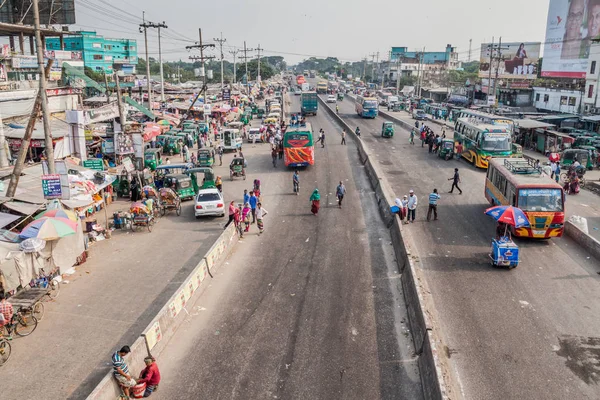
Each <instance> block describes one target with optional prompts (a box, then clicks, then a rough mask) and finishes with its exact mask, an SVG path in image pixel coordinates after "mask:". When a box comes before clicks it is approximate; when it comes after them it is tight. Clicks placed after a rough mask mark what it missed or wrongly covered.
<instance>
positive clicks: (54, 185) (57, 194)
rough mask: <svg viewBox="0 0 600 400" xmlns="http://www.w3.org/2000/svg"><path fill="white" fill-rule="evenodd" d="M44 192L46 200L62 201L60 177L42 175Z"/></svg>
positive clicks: (57, 175)
mask: <svg viewBox="0 0 600 400" xmlns="http://www.w3.org/2000/svg"><path fill="white" fill-rule="evenodd" d="M42 191H43V192H44V198H45V199H60V198H61V197H62V187H61V184H60V175H59V174H50V175H42Z"/></svg>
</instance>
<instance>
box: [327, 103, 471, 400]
mask: <svg viewBox="0 0 600 400" xmlns="http://www.w3.org/2000/svg"><path fill="white" fill-rule="evenodd" d="M319 102H320V103H321V106H322V108H324V109H325V111H326V112H327V113H329V115H331V116H332V117H333V119H334V120H335V121H336V122H337V123H338V124H339V125H340V126H341V127H342V128H344V129H346V131H347V132H349V133H350V135H349V136H350V137H352V138H353V139H354V141H355V143H356V146H357V148H358V153H359V157H360V160H361V162H362V163H363V164H364V166H365V170H366V173H367V176H368V179H369V181H370V183H371V186H372V187H373V190H374V192H375V197H376V199H377V203H378V206H379V211H380V214H381V216H382V218H383V220H384V221H385V222H386V223H387V226H388V227H389V229H390V235H391V238H392V245H393V247H394V253H395V255H396V262H397V264H398V270H399V271H400V273H401V274H402V286H403V292H404V298H405V301H406V304H407V308H408V310H407V311H408V316H409V322H410V326H411V333H412V339H413V342H414V346H415V349H416V355H417V356H418V366H419V373H420V377H421V386H422V388H423V394H424V397H425V399H428V400H440V399H449V398H458V397H460V395H459V393H460V392H459V391H458V390H455V389H454V388H455V385H454V383H453V379H452V375H451V374H450V373H449V372H448V371H449V370H450V369H449V367H448V366H447V364H446V362H445V361H444V359H443V358H442V357H440V356H439V349H441V348H443V343H442V341H441V338H440V335H439V333H438V328H437V327H438V326H439V325H437V324H436V323H435V317H434V315H435V311H434V307H433V301H432V299H431V295H430V294H429V293H431V291H430V290H429V288H428V286H427V282H426V280H425V278H424V277H423V276H422V274H421V270H420V269H419V268H417V267H416V263H418V261H419V260H418V256H417V255H416V251H415V250H414V249H415V246H414V245H413V244H412V239H411V237H410V235H403V232H402V223H401V221H400V219H399V218H398V216H397V215H395V214H392V213H391V211H390V205H391V204H393V203H394V200H395V198H396V196H395V194H394V191H393V190H392V188H391V187H390V186H389V184H388V182H387V180H386V179H385V178H384V177H383V173H382V171H381V170H380V169H379V166H378V165H377V164H375V161H371V160H375V158H374V157H370V153H369V151H368V149H367V148H366V147H365V145H364V143H363V142H362V140H360V139H359V138H358V137H356V135H355V134H354V131H353V130H352V128H351V127H350V126H349V125H348V124H347V123H346V122H345V121H344V120H343V119H342V118H341V117H340V116H339V115H337V113H336V112H335V110H333V109H331V108H330V107H329V105H328V104H327V103H326V102H324V101H323V100H322V99H321V97H319ZM380 114H381V112H380ZM391 120H393V121H394V122H398V123H400V124H402V125H403V126H404V125H406V126H407V129H411V126H410V125H409V124H408V123H406V122H404V121H401V120H398V119H396V118H391Z"/></svg>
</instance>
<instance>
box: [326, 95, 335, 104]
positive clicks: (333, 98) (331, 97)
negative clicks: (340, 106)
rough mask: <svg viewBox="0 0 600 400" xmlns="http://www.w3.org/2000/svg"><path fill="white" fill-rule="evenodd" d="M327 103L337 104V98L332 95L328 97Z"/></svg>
mask: <svg viewBox="0 0 600 400" xmlns="http://www.w3.org/2000/svg"><path fill="white" fill-rule="evenodd" d="M327 102H328V103H335V102H336V99H335V96H334V95H332V94H330V95H329V96H327Z"/></svg>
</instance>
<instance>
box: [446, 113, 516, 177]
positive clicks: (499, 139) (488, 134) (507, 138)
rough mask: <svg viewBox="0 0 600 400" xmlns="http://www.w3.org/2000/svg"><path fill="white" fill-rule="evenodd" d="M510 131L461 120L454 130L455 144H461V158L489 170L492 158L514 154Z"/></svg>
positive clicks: (496, 126)
mask: <svg viewBox="0 0 600 400" xmlns="http://www.w3.org/2000/svg"><path fill="white" fill-rule="evenodd" d="M511 142H512V139H511V133H510V130H509V129H508V128H507V127H506V126H502V125H490V124H485V123H481V122H479V121H478V120H476V119H470V118H469V119H467V118H460V119H459V120H458V121H456V125H455V128H454V143H461V144H462V146H463V151H462V154H461V156H462V157H463V158H464V159H465V160H467V161H469V162H470V163H471V164H473V165H474V166H476V167H478V168H487V167H488V162H489V160H490V159H491V158H492V157H510V155H511V154H512V143H511Z"/></svg>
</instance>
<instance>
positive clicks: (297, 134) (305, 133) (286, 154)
mask: <svg viewBox="0 0 600 400" xmlns="http://www.w3.org/2000/svg"><path fill="white" fill-rule="evenodd" d="M314 150H315V147H314V143H313V132H312V127H311V126H310V124H306V125H303V126H291V125H290V126H288V128H287V130H286V132H285V134H284V135H283V161H284V163H285V166H286V167H307V166H309V165H314V164H315V153H314Z"/></svg>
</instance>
